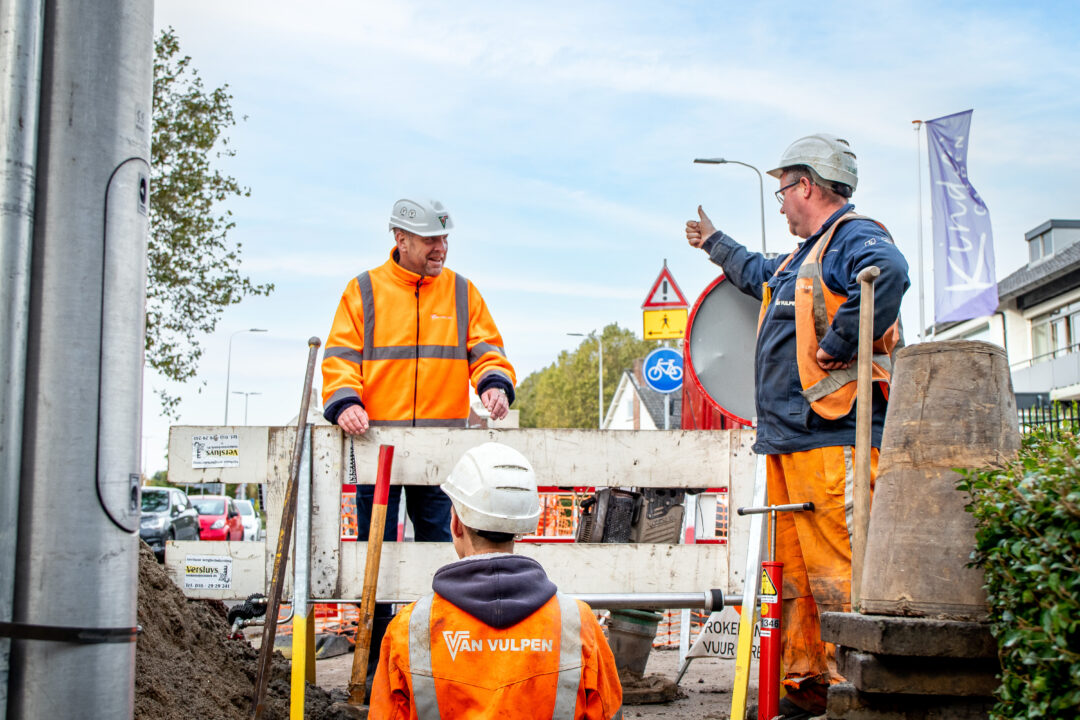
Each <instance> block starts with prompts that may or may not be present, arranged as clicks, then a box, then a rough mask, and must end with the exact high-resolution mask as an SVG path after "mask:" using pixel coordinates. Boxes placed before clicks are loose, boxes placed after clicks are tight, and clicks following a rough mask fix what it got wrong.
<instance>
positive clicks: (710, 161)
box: [694, 158, 768, 254]
mask: <svg viewBox="0 0 1080 720" xmlns="http://www.w3.org/2000/svg"><path fill="white" fill-rule="evenodd" d="M694 162H696V163H699V164H702V165H742V166H743V167H748V168H750V169H751V170H753V171H754V172H756V173H757V179H758V194H759V198H758V199H759V200H760V208H761V252H762V254H767V253H768V251H767V250H766V249H765V179H764V178H763V177H762V176H761V171H760V170H758V169H757V168H756V167H754V166H753V165H751V164H750V163H744V162H741V161H739V160H728V159H726V158H695V159H694Z"/></svg>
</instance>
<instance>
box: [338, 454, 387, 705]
mask: <svg viewBox="0 0 1080 720" xmlns="http://www.w3.org/2000/svg"><path fill="white" fill-rule="evenodd" d="M393 460H394V446H393V445H380V446H379V467H378V471H377V473H376V475H377V476H376V480H375V495H374V497H373V499H372V503H371V524H370V525H369V526H368V528H369V529H368V542H367V558H366V561H365V563H366V564H365V565H364V589H363V593H362V594H361V596H360V620H359V622H358V624H357V626H356V649H355V650H354V651H353V663H352V674H351V676H350V678H349V704H350V705H363V704H364V694H365V689H366V683H367V666H368V656H369V655H370V653H371V626H372V620H373V618H374V616H375V590H376V588H377V587H378V584H379V561H380V560H381V559H382V543H383V528H385V527H386V501H387V498H388V497H389V494H390V466H391V464H392V463H393ZM376 652H378V649H376Z"/></svg>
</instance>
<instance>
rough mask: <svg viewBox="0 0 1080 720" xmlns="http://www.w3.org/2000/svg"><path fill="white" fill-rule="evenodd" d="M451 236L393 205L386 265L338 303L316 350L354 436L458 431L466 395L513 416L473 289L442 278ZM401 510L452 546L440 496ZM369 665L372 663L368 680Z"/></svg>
mask: <svg viewBox="0 0 1080 720" xmlns="http://www.w3.org/2000/svg"><path fill="white" fill-rule="evenodd" d="M453 227H454V223H453V221H452V220H451V219H450V215H449V213H448V212H447V210H446V208H445V207H444V206H443V204H442V203H441V202H438V201H436V200H431V201H414V200H409V199H403V200H399V201H397V202H396V203H395V204H394V208H393V211H392V212H391V215H390V230H391V231H392V232H393V234H394V247H393V249H392V250H391V253H390V257H389V258H388V259H387V261H386V262H385V263H383V264H382V265H381V266H379V267H377V268H375V269H373V270H369V271H367V272H363V273H360V275H358V276H357V277H355V278H353V279H352V280H350V281H349V284H348V285H347V286H346V288H345V292H344V293H343V294H342V296H341V302H340V303H339V304H338V308H337V313H336V314H335V315H334V323H333V326H332V327H331V328H330V334H329V335H328V336H327V338H326V347H325V350H324V351H323V363H322V373H323V388H322V393H323V406H324V408H325V409H324V411H323V414H324V415H325V417H326V419H327V420H329V421H330V422H332V423H336V424H337V425H339V426H340V427H341V429H342V430H344V431H345V432H347V433H349V434H350V435H359V434H363V433H365V432H367V429H368V428H369V427H371V426H408V427H465V422H466V420H467V419H468V417H469V385H470V384H471V385H472V386H473V387H474V388H475V389H476V392H477V394H478V395H479V396H480V401H481V402H482V403H483V405H484V407H485V408H487V410H488V411H489V412H490V413H491V417H492V418H494V419H496V420H499V419H501V418H503V417H505V416H506V415H507V413H508V411H509V407H510V404H511V403H512V402H513V400H514V381H515V376H514V368H513V366H511V365H510V362H509V361H508V360H507V359H506V353H505V351H504V350H503V340H502V335H500V334H499V329H498V328H497V327H495V321H494V320H492V318H491V313H490V312H488V308H487V305H486V304H485V303H484V299H483V298H482V297H481V296H480V293H479V292H478V291H477V289H476V287H475V286H474V285H473V284H472V283H471V282H469V280H467V279H466V278H465V277H464V276H462V275H459V274H458V273H455V272H454V271H452V270H450V269H448V268H446V267H444V263H445V261H446V253H447V248H448V242H447V238H448V233H449V231H450V230H451V229H452V228H453ZM355 481H356V480H355V479H353V482H355ZM401 492H402V486H399V485H394V486H392V487H391V488H390V496H389V499H388V502H387V510H386V512H387V517H388V518H390V521H389V522H387V523H386V527H385V529H384V534H383V538H384V539H385V540H389V541H393V540H396V539H397V517H398V507H399V504H400V501H401ZM372 494H373V486H372V485H359V486H358V487H357V489H356V504H357V530H358V534H359V539H360V540H367V539H368V537H367V534H368V529H369V525H370V518H371V502H372ZM405 503H406V510H407V511H408V514H409V518H410V520H412V523H413V528H414V529H415V533H416V540H417V541H428V542H449V541H450V500H449V498H447V497H446V495H445V494H443V492H442V490H440V489H439V488H437V487H432V486H420V485H417V486H412V485H406V486H405ZM391 617H392V612H391V606H389V605H385V604H379V605H378V606H376V609H375V618H374V623H373V627H372V643H373V646H377V643H378V641H379V639H380V638H381V637H382V632H383V631H384V630H385V628H386V624H387V623H388V622H389V621H390V618H391ZM377 660H378V658H377V656H376V655H375V654H372V656H371V662H370V673H369V675H370V674H371V673H374V670H375V663H376V661H377Z"/></svg>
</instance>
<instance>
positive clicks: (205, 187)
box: [146, 28, 274, 416]
mask: <svg viewBox="0 0 1080 720" xmlns="http://www.w3.org/2000/svg"><path fill="white" fill-rule="evenodd" d="M228 89H229V86H228V85H223V86H222V87H219V88H215V89H213V90H210V91H207V90H206V89H205V88H204V87H203V82H202V79H201V78H200V77H199V73H198V71H197V70H195V68H194V67H192V65H191V58H190V57H188V56H186V55H182V54H181V52H180V42H179V40H178V39H177V37H176V33H175V32H174V31H173V29H172V28H166V29H165V30H163V31H162V32H161V34H160V35H159V36H158V38H157V39H156V41H155V42H154V105H153V108H154V109H153V136H152V140H151V148H150V159H151V189H152V198H151V205H150V238H149V245H148V248H147V253H148V274H149V277H148V281H147V290H146V362H147V363H148V364H149V366H150V367H152V368H153V369H154V370H156V371H158V372H159V373H161V375H163V376H164V377H165V378H167V379H168V380H170V381H174V382H178V383H183V382H186V381H188V380H190V379H191V378H193V377H194V376H195V374H196V372H197V369H198V362H199V358H201V357H202V353H203V348H202V346H201V344H200V342H201V340H202V338H203V336H204V335H206V334H207V333H211V332H213V330H214V328H215V327H216V326H217V322H218V320H219V319H220V318H221V314H222V313H223V312H224V311H225V308H226V307H228V306H229V305H233V304H236V303H239V302H240V301H241V300H242V299H243V298H244V297H245V296H247V295H268V294H269V293H270V291H271V290H273V287H274V286H273V284H270V283H267V284H262V285H257V284H255V283H252V282H251V279H250V278H248V277H246V276H244V275H241V274H240V271H239V267H240V243H233V242H231V241H229V240H228V234H229V231H230V230H232V229H233V228H234V227H235V225H236V223H235V222H234V221H233V220H232V211H231V210H229V209H228V208H226V207H223V204H224V203H226V202H227V201H229V200H231V199H234V198H238V197H248V196H249V195H250V194H251V191H250V189H249V188H246V187H244V186H242V185H240V183H239V182H237V180H236V179H235V178H233V177H232V176H230V175H228V174H227V173H224V172H222V170H221V169H220V168H219V167H216V166H215V161H218V160H221V159H222V158H229V157H232V156H233V155H234V154H235V151H234V150H233V149H232V148H231V147H230V146H229V138H228V137H227V136H226V135H225V132H226V131H227V130H228V129H229V128H230V127H232V126H234V125H235V124H236V118H235V116H234V115H233V111H232V104H231V103H232V95H230V94H229V91H228ZM155 392H156V393H157V395H158V396H159V398H160V399H161V403H162V409H163V410H164V412H165V413H166V414H168V415H172V416H175V414H176V406H177V404H178V403H179V397H176V396H174V395H171V394H170V393H169V392H168V390H166V389H156V390H155Z"/></svg>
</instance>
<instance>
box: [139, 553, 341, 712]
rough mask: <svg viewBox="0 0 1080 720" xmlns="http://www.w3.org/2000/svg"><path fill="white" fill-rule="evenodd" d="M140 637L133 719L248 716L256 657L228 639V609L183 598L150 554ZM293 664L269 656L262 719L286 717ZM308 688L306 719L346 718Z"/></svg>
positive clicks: (144, 561) (142, 582) (143, 579)
mask: <svg viewBox="0 0 1080 720" xmlns="http://www.w3.org/2000/svg"><path fill="white" fill-rule="evenodd" d="M138 602H139V620H138V622H139V625H141V626H142V628H143V631H142V634H141V635H139V639H138V642H137V643H136V650H135V720H191V718H202V719H204V720H232V719H233V718H236V720H247V718H250V716H251V699H252V695H253V694H254V687H255V673H256V670H257V667H258V655H259V654H258V651H257V650H255V649H254V648H253V647H252V646H251V645H250V644H249V643H248V641H247V640H229V639H227V635H228V632H229V627H228V622H227V621H226V619H225V613H226V610H225V605H224V604H223V603H221V602H220V601H216V600H188V599H187V598H185V597H184V594H183V592H181V591H180V588H178V587H176V585H175V584H174V583H173V581H172V580H171V579H170V578H169V576H168V574H167V573H166V572H165V569H164V568H163V567H162V566H160V565H159V564H158V563H157V560H156V559H155V558H154V554H153V552H152V551H151V550H150V548H149V547H148V546H147V545H146V544H145V543H143V544H142V546H141V550H140V552H139V601H138ZM289 682H290V666H289V662H288V660H286V659H285V658H284V657H283V656H282V655H281V653H280V652H275V653H274V658H273V663H272V667H271V672H270V681H269V683H268V685H267V691H266V704H265V712H264V714H263V717H264V718H265V719H266V720H287V719H288V717H289ZM341 699H343V696H339V697H334V698H332V697H331V696H330V694H329V693H327V692H326V691H325V690H323V689H322V688H320V687H317V686H314V685H310V684H309V685H308V686H307V691H306V695H305V704H304V708H305V713H304V715H305V718H308V719H309V720H338V719H339V718H340V719H342V720H345V719H346V718H348V717H349V716H348V715H345V714H341V713H340V712H339V711H338V710H336V709H332V708H331V705H332V703H333V702H334V700H341Z"/></svg>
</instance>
